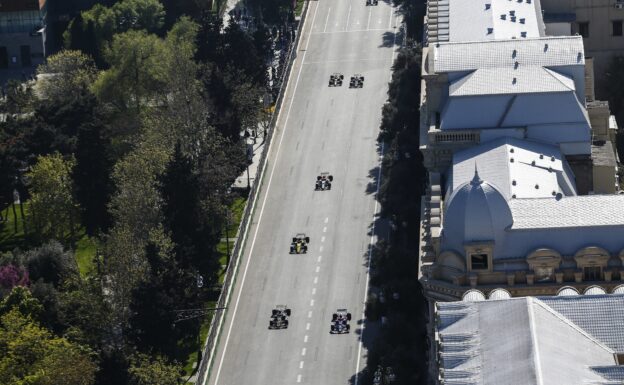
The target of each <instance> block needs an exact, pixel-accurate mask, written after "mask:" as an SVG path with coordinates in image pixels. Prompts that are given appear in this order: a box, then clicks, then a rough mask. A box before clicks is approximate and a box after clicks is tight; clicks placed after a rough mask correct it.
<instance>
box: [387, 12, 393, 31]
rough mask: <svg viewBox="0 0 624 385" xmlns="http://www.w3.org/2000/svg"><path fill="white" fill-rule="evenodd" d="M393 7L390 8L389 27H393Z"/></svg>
mask: <svg viewBox="0 0 624 385" xmlns="http://www.w3.org/2000/svg"><path fill="white" fill-rule="evenodd" d="M392 14H393V12H392V8H390V20H388V29H390V28H392V16H393V15H392Z"/></svg>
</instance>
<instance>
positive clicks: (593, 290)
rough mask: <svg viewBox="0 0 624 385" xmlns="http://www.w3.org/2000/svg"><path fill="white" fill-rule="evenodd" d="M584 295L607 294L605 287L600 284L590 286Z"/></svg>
mask: <svg viewBox="0 0 624 385" xmlns="http://www.w3.org/2000/svg"><path fill="white" fill-rule="evenodd" d="M583 294H584V295H603V294H607V292H606V291H605V289H603V288H602V287H600V286H590V287H588V288H587V289H585V291H584V292H583Z"/></svg>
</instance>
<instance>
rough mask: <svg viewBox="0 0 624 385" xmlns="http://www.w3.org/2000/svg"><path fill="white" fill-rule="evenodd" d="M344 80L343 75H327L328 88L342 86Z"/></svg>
mask: <svg viewBox="0 0 624 385" xmlns="http://www.w3.org/2000/svg"><path fill="white" fill-rule="evenodd" d="M343 79H344V75H343V74H339V73H334V74H331V75H329V86H330V87H340V86H342V80H343Z"/></svg>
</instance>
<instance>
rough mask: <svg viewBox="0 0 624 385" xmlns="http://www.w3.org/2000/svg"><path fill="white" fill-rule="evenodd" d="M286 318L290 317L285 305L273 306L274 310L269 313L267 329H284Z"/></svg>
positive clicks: (286, 325)
mask: <svg viewBox="0 0 624 385" xmlns="http://www.w3.org/2000/svg"><path fill="white" fill-rule="evenodd" d="M288 317H290V309H289V308H288V307H287V306H286V305H277V306H275V309H273V310H272V311H271V319H270V320H269V329H286V328H287V327H288Z"/></svg>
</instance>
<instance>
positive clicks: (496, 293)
mask: <svg viewBox="0 0 624 385" xmlns="http://www.w3.org/2000/svg"><path fill="white" fill-rule="evenodd" d="M509 298H511V294H510V293H509V292H508V291H507V290H505V289H501V288H498V289H494V290H492V291H491V292H490V295H489V296H488V299H492V300H497V299H509Z"/></svg>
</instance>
